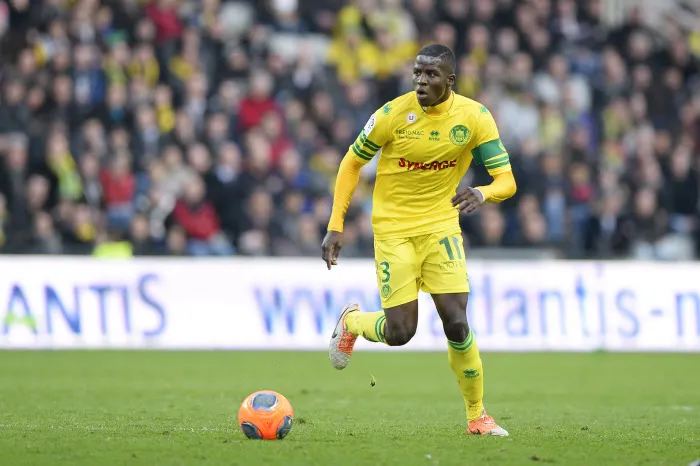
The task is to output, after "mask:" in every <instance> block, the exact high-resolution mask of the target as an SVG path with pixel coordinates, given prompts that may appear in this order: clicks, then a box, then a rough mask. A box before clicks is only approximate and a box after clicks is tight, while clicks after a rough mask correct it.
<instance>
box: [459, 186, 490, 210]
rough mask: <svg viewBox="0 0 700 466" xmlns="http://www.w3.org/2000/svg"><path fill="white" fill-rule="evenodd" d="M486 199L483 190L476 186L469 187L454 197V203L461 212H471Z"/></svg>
mask: <svg viewBox="0 0 700 466" xmlns="http://www.w3.org/2000/svg"><path fill="white" fill-rule="evenodd" d="M484 200H485V199H484V195H483V193H482V192H481V191H479V190H478V189H476V188H467V189H465V190H464V191H462V192H461V193H457V194H456V195H455V196H454V197H453V198H452V205H453V206H455V207H457V208H458V209H459V211H460V212H462V213H464V214H470V213H472V212H474V211H475V210H476V209H477V207H479V206H480V205H481V204H483V203H484Z"/></svg>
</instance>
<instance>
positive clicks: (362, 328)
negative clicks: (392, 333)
mask: <svg viewBox="0 0 700 466" xmlns="http://www.w3.org/2000/svg"><path fill="white" fill-rule="evenodd" d="M345 325H346V327H347V328H348V331H349V332H350V333H352V334H353V335H358V336H359V335H362V336H363V337H364V338H365V340H369V341H373V342H375V343H376V342H381V343H386V340H385V339H384V328H385V327H386V315H384V311H377V312H360V311H352V312H349V313H348V315H347V316H345Z"/></svg>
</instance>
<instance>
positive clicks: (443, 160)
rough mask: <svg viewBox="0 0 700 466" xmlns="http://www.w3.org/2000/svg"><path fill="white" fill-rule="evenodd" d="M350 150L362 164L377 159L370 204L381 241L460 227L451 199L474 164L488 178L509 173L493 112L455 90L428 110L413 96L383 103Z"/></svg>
mask: <svg viewBox="0 0 700 466" xmlns="http://www.w3.org/2000/svg"><path fill="white" fill-rule="evenodd" d="M350 150H351V151H352V152H353V153H354V156H355V157H356V158H357V159H358V161H360V163H363V164H366V163H368V162H369V161H370V160H372V159H373V158H374V157H375V156H378V157H379V160H378V163H377V177H376V181H375V185H374V195H373V206H372V227H373V229H374V235H375V238H376V239H379V240H383V239H392V238H409V237H413V236H419V235H426V234H431V233H436V232H439V231H444V230H447V229H449V228H453V227H456V228H458V227H459V220H458V217H459V212H458V211H457V209H456V208H455V207H453V206H452V203H451V201H450V200H451V198H452V197H453V196H454V195H455V192H456V190H457V186H458V185H459V182H460V180H461V179H462V177H463V176H464V174H465V173H466V172H467V170H468V169H469V166H470V165H471V163H472V160H474V161H476V163H477V164H483V165H484V166H485V167H486V168H487V170H488V172H489V174H491V175H492V176H494V175H498V174H499V173H503V172H507V171H510V170H511V167H510V159H509V157H508V153H507V151H506V149H505V147H503V143H502V142H501V140H500V138H499V135H498V128H497V127H496V122H495V121H494V119H493V116H492V115H491V113H490V112H489V111H488V109H487V108H486V107H485V106H483V105H481V104H480V103H478V102H476V101H474V100H471V99H468V98H466V97H463V96H461V95H458V94H455V93H454V92H453V93H452V95H451V96H450V98H449V99H448V100H446V101H445V102H443V103H441V104H440V105H438V106H436V107H430V108H428V109H424V108H423V107H421V106H420V104H419V103H418V100H417V99H416V95H415V92H409V93H408V94H404V95H402V96H401V97H398V98H396V99H394V100H392V101H391V102H388V103H387V104H386V105H384V106H383V107H382V108H380V109H379V110H377V111H376V112H375V113H374V114H372V116H371V117H370V118H369V121H367V124H366V125H365V127H364V129H363V130H362V131H361V132H360V135H359V136H358V137H357V139H356V140H355V142H354V143H353V144H352V146H351V147H350Z"/></svg>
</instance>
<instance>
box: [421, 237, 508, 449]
mask: <svg viewBox="0 0 700 466" xmlns="http://www.w3.org/2000/svg"><path fill="white" fill-rule="evenodd" d="M426 248H427V252H426V254H425V256H426V257H425V260H424V262H423V281H424V286H423V290H425V291H427V292H428V293H430V294H431V295H432V297H433V301H434V302H435V307H436V308H437V311H438V314H439V315H440V319H441V320H442V325H443V329H444V331H445V337H446V338H447V357H448V361H449V363H450V367H451V368H452V372H454V374H455V376H456V377H457V382H458V384H459V388H460V391H461V392H462V398H463V399H464V404H465V407H466V412H467V422H468V433H471V434H482V435H484V434H488V435H499V436H506V435H508V432H507V431H506V430H505V429H502V428H501V427H499V426H498V425H497V424H496V423H495V422H494V421H493V418H491V417H490V416H488V415H487V414H486V411H485V410H484V405H483V396H484V373H483V365H482V362H481V356H480V354H479V347H478V346H477V344H476V338H475V336H474V333H473V332H472V330H471V328H470V327H469V322H468V321H467V303H468V300H469V282H468V280H467V273H466V261H465V254H464V249H463V246H462V237H461V233H460V232H459V231H456V232H450V234H446V235H436V236H435V237H432V238H430V239H429V241H428V242H427V244H426Z"/></svg>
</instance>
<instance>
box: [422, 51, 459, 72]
mask: <svg viewBox="0 0 700 466" xmlns="http://www.w3.org/2000/svg"><path fill="white" fill-rule="evenodd" d="M418 55H423V56H426V57H434V58H437V59H438V60H440V62H441V63H440V64H441V65H442V66H444V67H445V68H446V69H447V70H449V72H450V74H454V73H455V70H456V69H457V58H456V57H455V53H454V52H453V51H452V49H451V48H449V47H448V46H446V45H442V44H430V45H426V46H425V47H423V48H422V49H421V51H420V52H418Z"/></svg>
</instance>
